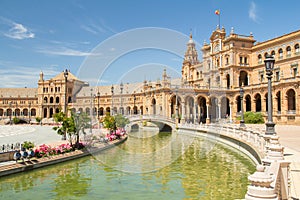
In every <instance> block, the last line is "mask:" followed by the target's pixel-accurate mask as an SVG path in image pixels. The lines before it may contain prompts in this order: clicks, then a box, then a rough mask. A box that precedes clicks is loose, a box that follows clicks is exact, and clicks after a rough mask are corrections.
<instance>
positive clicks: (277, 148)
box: [263, 135, 284, 165]
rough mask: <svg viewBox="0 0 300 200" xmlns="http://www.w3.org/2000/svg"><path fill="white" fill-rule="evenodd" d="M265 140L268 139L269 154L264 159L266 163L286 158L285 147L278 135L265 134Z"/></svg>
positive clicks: (267, 148)
mask: <svg viewBox="0 0 300 200" xmlns="http://www.w3.org/2000/svg"><path fill="white" fill-rule="evenodd" d="M265 140H266V141H267V145H266V150H267V155H266V157H265V158H264V159H263V163H264V164H266V165H270V163H271V162H273V161H275V160H276V161H277V160H284V157H283V149H284V147H283V146H281V145H280V144H279V141H278V140H279V137H278V136H277V135H265Z"/></svg>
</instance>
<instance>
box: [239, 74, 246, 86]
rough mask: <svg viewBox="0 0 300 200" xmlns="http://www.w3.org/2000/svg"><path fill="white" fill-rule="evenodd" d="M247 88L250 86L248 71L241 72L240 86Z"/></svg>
mask: <svg viewBox="0 0 300 200" xmlns="http://www.w3.org/2000/svg"><path fill="white" fill-rule="evenodd" d="M242 85H244V86H247V85H248V73H247V72H246V71H241V72H240V80H239V86H242Z"/></svg>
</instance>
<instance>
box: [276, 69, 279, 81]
mask: <svg viewBox="0 0 300 200" xmlns="http://www.w3.org/2000/svg"><path fill="white" fill-rule="evenodd" d="M279 80H280V72H279V71H276V72H275V81H279Z"/></svg>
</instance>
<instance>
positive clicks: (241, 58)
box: [240, 56, 243, 64]
mask: <svg viewBox="0 0 300 200" xmlns="http://www.w3.org/2000/svg"><path fill="white" fill-rule="evenodd" d="M242 63H243V57H242V56H240V64H242Z"/></svg>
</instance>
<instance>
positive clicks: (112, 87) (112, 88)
mask: <svg viewBox="0 0 300 200" xmlns="http://www.w3.org/2000/svg"><path fill="white" fill-rule="evenodd" d="M113 98H114V85H112V86H111V115H114V100H113Z"/></svg>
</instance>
